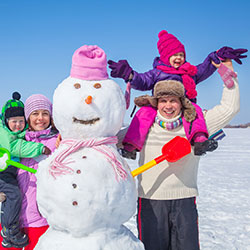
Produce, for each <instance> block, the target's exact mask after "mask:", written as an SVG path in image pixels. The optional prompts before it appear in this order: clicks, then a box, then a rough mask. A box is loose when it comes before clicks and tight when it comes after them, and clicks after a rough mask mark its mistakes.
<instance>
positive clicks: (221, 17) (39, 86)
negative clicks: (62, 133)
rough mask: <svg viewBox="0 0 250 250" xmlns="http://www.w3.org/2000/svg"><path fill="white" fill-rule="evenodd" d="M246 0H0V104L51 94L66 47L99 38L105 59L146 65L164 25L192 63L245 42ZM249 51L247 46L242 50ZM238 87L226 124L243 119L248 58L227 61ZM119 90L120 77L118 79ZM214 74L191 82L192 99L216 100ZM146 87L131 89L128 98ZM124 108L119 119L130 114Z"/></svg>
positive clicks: (248, 38) (205, 104)
mask: <svg viewBox="0 0 250 250" xmlns="http://www.w3.org/2000/svg"><path fill="white" fill-rule="evenodd" d="M249 12H250V2H249V1H245V0H238V1H231V0H228V1H226V0H221V1H215V0H210V1H192V0H189V1H182V0H180V1H173V0H172V1H168V0H164V1H158V0H154V1H147V0H144V1H143V0H134V1H131V0H127V1H118V0H116V1H113V0H112V1H108V0H107V1H103V0H102V1H97V0H92V1H83V0H82V1H80V0H70V1H64V0H61V1H53V0H50V1H47V0H43V1H36V0H32V1H28V0H22V1H20V0H11V1H0V34H1V36H0V72H1V74H0V84H1V95H0V105H1V106H2V105H3V104H4V103H5V101H6V100H8V99H10V98H11V95H12V92H14V91H19V92H20V93H21V95H22V100H23V101H25V100H26V98H27V97H28V96H30V95H31V94H35V93H41V94H44V95H46V96H47V97H49V98H50V99H51V100H52V97H53V92H54V90H55V88H56V87H57V85H58V84H59V83H60V82H61V81H62V80H63V79H64V78H66V77H67V76H69V72H70V66H71V58H72V55H73V52H74V51H75V50H76V49H77V48H79V47H80V46H82V45H84V44H87V45H98V46H99V47H101V48H102V49H104V51H105V52H106V54H107V57H108V59H113V60H119V59H127V60H128V62H129V63H130V65H131V66H132V68H133V69H134V70H136V71H138V72H145V71H148V70H149V69H151V68H152V62H153V59H154V57H155V56H158V51H157V46H156V43H157V41H158V36H157V35H158V33H159V31H161V30H162V29H166V30H167V31H168V32H169V33H172V34H174V35H175V36H177V37H178V39H179V40H180V41H181V42H182V43H183V44H184V45H185V49H186V54H187V60H188V61H189V62H190V63H192V64H194V65H197V64H199V63H201V62H202V61H203V60H204V59H205V57H206V56H207V55H208V54H209V53H210V52H212V51H215V50H217V49H219V48H220V47H222V46H225V45H227V46H230V47H234V48H247V49H250V32H249V28H250V17H249ZM247 54H248V56H249V52H248V53H247ZM234 67H235V70H236V72H237V73H238V78H239V84H240V90H241V111H240V113H239V114H238V115H237V117H236V118H234V119H233V121H232V122H231V124H239V123H247V122H250V109H249V107H250V98H249V93H250V80H249V75H248V74H249V72H250V60H249V57H248V58H247V59H245V60H244V61H243V64H242V65H238V64H236V63H235V64H234ZM117 82H118V83H119V85H120V86H121V87H122V88H123V89H124V87H125V84H124V82H123V81H122V80H117ZM221 91H222V81H221V80H220V78H219V76H218V73H215V74H214V75H213V76H212V77H210V78H209V79H208V80H206V81H204V82H202V83H200V84H199V85H198V104H199V105H200V106H201V107H202V108H206V109H209V108H211V107H213V106H214V105H215V104H217V103H218V102H219V101H220V97H221ZM142 94H145V92H139V91H133V97H135V96H139V95H142ZM131 109H132V108H130V110H128V112H127V115H126V121H129V114H130V111H131Z"/></svg>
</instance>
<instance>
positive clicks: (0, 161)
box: [0, 153, 9, 171]
mask: <svg viewBox="0 0 250 250" xmlns="http://www.w3.org/2000/svg"><path fill="white" fill-rule="evenodd" d="M8 159H9V157H8V154H7V153H4V154H3V155H2V156H1V157H0V171H3V170H5V169H6V168H7V166H8V165H7V163H6V161H7V160H8Z"/></svg>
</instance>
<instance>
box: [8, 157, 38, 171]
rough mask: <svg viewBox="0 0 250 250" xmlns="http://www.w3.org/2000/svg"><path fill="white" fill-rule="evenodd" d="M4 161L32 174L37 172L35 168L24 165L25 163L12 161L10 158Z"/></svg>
mask: <svg viewBox="0 0 250 250" xmlns="http://www.w3.org/2000/svg"><path fill="white" fill-rule="evenodd" d="M6 163H7V164H8V165H11V166H14V167H17V168H21V169H23V170H26V171H28V172H30V173H33V174H35V173H36V172H37V170H36V169H33V168H29V167H27V166H25V165H23V164H21V163H19V162H15V161H12V160H7V161H6Z"/></svg>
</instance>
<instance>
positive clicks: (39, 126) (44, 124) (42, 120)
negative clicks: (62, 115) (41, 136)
mask: <svg viewBox="0 0 250 250" xmlns="http://www.w3.org/2000/svg"><path fill="white" fill-rule="evenodd" d="M28 123H29V127H30V129H31V130H33V131H41V130H45V129H47V128H48V127H49V125H50V113H49V111H48V110H45V109H41V110H35V111H33V112H32V113H31V114H30V116H29V119H28Z"/></svg>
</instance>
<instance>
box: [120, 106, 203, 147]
mask: <svg viewBox="0 0 250 250" xmlns="http://www.w3.org/2000/svg"><path fill="white" fill-rule="evenodd" d="M192 104H193V105H194V106H195V109H196V113H197V116H196V119H195V120H194V121H193V122H192V124H191V123H190V122H187V121H186V120H185V119H184V117H182V123H183V126H184V130H185V133H186V137H187V139H188V140H189V142H190V143H191V144H192V143H193V137H194V135H195V134H196V133H198V132H202V133H204V134H205V136H207V137H208V131H207V128H206V122H205V119H204V117H203V112H202V110H201V108H200V107H199V106H198V105H196V104H194V103H192ZM156 114H157V109H156V108H153V107H152V106H144V107H141V108H140V109H139V110H138V111H137V113H136V114H135V116H134V118H133V120H132V122H131V124H130V126H129V128H128V131H127V133H126V135H125V137H124V139H123V142H122V144H123V145H124V149H126V150H128V151H133V150H134V149H137V150H138V151H141V149H142V147H143V145H144V142H145V140H146V137H147V134H148V131H149V129H150V127H151V126H152V125H153V123H154V121H155V117H156ZM128 144H129V145H128Z"/></svg>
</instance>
